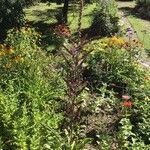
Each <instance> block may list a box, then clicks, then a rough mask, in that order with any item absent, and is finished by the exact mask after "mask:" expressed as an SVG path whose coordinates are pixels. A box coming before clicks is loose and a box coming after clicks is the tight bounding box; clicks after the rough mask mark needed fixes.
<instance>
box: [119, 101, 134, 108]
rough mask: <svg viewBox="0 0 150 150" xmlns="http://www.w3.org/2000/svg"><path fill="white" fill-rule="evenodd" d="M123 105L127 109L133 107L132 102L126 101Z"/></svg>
mask: <svg viewBox="0 0 150 150" xmlns="http://www.w3.org/2000/svg"><path fill="white" fill-rule="evenodd" d="M122 105H123V106H125V107H132V105H133V102H131V101H124V102H123V104H122Z"/></svg>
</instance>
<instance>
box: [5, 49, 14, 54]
mask: <svg viewBox="0 0 150 150" xmlns="http://www.w3.org/2000/svg"><path fill="white" fill-rule="evenodd" d="M5 53H6V54H12V53H14V50H13V49H12V48H11V47H6V50H5Z"/></svg>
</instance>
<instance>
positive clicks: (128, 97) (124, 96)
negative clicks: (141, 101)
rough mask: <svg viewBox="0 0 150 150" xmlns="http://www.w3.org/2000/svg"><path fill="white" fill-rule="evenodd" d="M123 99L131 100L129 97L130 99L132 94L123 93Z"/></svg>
mask: <svg viewBox="0 0 150 150" xmlns="http://www.w3.org/2000/svg"><path fill="white" fill-rule="evenodd" d="M122 99H124V100H129V99H130V96H128V95H122Z"/></svg>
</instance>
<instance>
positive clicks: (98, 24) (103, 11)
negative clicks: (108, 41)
mask: <svg viewBox="0 0 150 150" xmlns="http://www.w3.org/2000/svg"><path fill="white" fill-rule="evenodd" d="M118 21H119V17H118V16H117V6H116V4H115V1H114V0H105V1H103V0H98V1H97V8H96V9H95V11H94V13H93V22H92V25H91V28H92V29H93V30H94V29H95V30H96V31H95V33H96V34H99V35H101V36H106V35H109V36H110V35H114V34H115V33H117V32H118V31H119V24H118Z"/></svg>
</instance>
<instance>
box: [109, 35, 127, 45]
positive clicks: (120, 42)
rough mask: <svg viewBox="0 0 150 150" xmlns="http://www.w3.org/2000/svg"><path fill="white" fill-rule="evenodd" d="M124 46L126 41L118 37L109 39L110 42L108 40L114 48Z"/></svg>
mask: <svg viewBox="0 0 150 150" xmlns="http://www.w3.org/2000/svg"><path fill="white" fill-rule="evenodd" d="M124 44H125V40H124V39H123V38H121V37H119V38H117V37H116V36H113V37H111V38H109V40H108V45H109V46H112V45H116V46H123V45H124Z"/></svg>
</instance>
